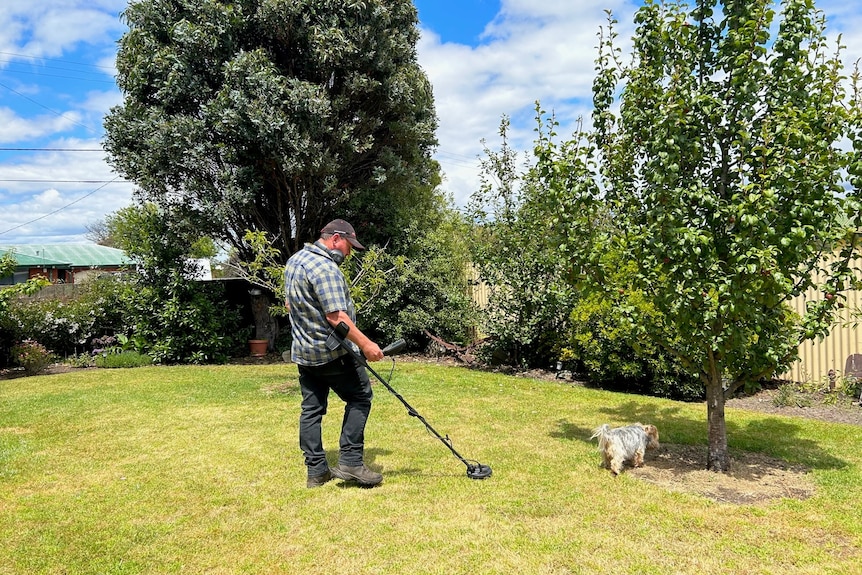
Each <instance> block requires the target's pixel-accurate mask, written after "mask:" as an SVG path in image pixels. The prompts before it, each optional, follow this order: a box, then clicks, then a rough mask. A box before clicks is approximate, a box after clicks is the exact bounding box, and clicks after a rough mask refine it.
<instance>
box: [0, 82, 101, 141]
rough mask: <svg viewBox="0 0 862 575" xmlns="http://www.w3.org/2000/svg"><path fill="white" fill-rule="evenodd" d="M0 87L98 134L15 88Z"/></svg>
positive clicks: (4, 85) (0, 85)
mask: <svg viewBox="0 0 862 575" xmlns="http://www.w3.org/2000/svg"><path fill="white" fill-rule="evenodd" d="M0 87H3V88H6V89H7V90H9V91H10V92H12V93H13V94H18V95H19V96H21V97H22V98H24V99H25V100H27V101H28V102H30V103H32V104H36V105H37V106H39V107H40V108H45V109H46V110H48V111H49V112H51V113H52V114H56V115H57V116H59V117H60V118H65V119H67V120H69V121H70V122H72V123H73V124H76V125H78V126H81V127H82V128H84V129H85V130H87V131H88V132H92V133H95V132H96V131H95V130H94V129H93V128H91V127H90V126H85V125H84V124H82V123H80V122H77V121H75V120H73V119H72V118H70V117H68V116H66V115H64V114H62V113H60V112H58V111H57V110H54V109H51V108H49V107H48V106H46V105H44V104H40V103H39V102H37V101H36V100H34V99H33V98H30V97H29V96H25V95H24V94H22V93H21V92H19V91H18V90H15V89H13V88H10V87H9V86H7V85H6V84H4V83H3V82H0Z"/></svg>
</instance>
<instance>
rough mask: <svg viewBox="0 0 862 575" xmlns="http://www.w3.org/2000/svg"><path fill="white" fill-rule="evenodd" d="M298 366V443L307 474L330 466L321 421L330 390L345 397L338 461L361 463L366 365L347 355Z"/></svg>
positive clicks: (367, 394) (368, 406) (367, 390)
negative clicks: (300, 403) (316, 364)
mask: <svg viewBox="0 0 862 575" xmlns="http://www.w3.org/2000/svg"><path fill="white" fill-rule="evenodd" d="M298 368H299V387H300V389H301V390H302V413H301V414H300V416H299V447H300V449H302V453H303V454H304V455H305V465H306V466H307V467H308V476H309V477H313V476H315V475H321V474H323V473H326V470H327V469H328V468H329V467H328V464H327V462H326V451H324V449H323V434H322V426H321V422H322V420H323V416H324V415H325V414H326V409H327V405H328V403H329V390H330V389H331V390H332V391H334V392H335V394H336V395H338V397H340V398H341V400H342V401H344V404H345V405H344V419H343V420H342V422H341V439H340V440H339V446H340V451H339V456H338V463H339V464H340V465H345V466H350V467H355V466H359V465H362V463H363V452H364V449H365V423H366V421H368V414H369V413H370V412H371V397H372V392H371V381H370V380H369V379H368V373H367V372H366V371H365V367H364V366H362V365H359V364H358V363H357V362H356V360H355V359H354V358H353V357H352V356H350V355H344V356H342V357H340V358H338V359H336V360H335V361H331V362H329V363H327V364H324V365H319V366H304V365H300V366H298Z"/></svg>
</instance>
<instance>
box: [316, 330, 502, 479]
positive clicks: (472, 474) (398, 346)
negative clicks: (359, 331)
mask: <svg viewBox="0 0 862 575" xmlns="http://www.w3.org/2000/svg"><path fill="white" fill-rule="evenodd" d="M348 331H350V328H349V327H348V326H347V324H346V323H344V322H341V323H339V324H338V325H337V326H336V327H335V328H334V330H333V332H332V333H331V334H330V335H329V339H327V340H326V347H327V348H328V349H330V350H333V351H334V350H336V349H338V348H339V347H343V348H344V349H346V350H347V351H348V352H350V353H351V354H352V355H353V357H354V358H356V361H358V362H359V363H360V364H361V365H363V366H364V367H365V368H366V369H367V370H368V371H370V372H371V373H373V374H374V377H376V378H377V379H378V380H379V381H380V383H382V384H383V386H384V387H385V388H386V389H388V390H389V391H390V392H391V393H392V395H394V396H395V397H397V398H398V401H400V402H401V403H403V404H404V407H406V408H407V414H408V415H410V416H411V417H415V418H417V419H418V420H419V421H421V422H422V423H423V424H424V425H425V427H426V428H427V429H428V431H430V432H431V433H432V434H433V435H434V437H436V438H437V439H439V440H440V441H441V442H443V445H445V446H446V447H448V448H449V451H451V452H452V455H454V456H455V457H457V458H458V459H459V460H460V461H461V463H463V464H464V465H466V466H467V477H469V478H470V479H485V478H487V477H491V468H490V467H489V466H487V465H483V464H481V463H479V462H478V461H475V460H472V459H464V458H463V457H462V456H461V454H460V453H458V452H457V451H455V448H454V447H452V441H451V440H450V439H449V436H448V435H447V436H446V437H443V436H442V435H440V434H439V433H437V430H436V429H434V428H433V427H431V424H429V423H428V422H427V421H426V420H425V418H424V417H422V416H421V415H420V414H419V412H418V411H416V410H415V409H413V406H411V405H410V404H409V403H407V400H405V399H404V398H403V397H401V394H400V393H398V392H397V391H395V389H394V388H393V387H392V386H391V385H390V384H389V382H388V381H386V380H385V379H383V377H381V376H380V374H378V373H377V372H376V371H374V369H373V368H372V367H371V366H370V365H368V360H366V359H365V356H364V355H362V354H361V353H359V352H357V351H356V350H355V349H353V347H351V346H350V345H349V344H348V343H347V342H346V341H345V340H346V338H347V332H348ZM405 345H406V343H405V341H404V340H403V339H398V340H395V341H394V342H392V343H390V344H389V345H388V346H386V347H385V348H383V350H382V351H383V355H394V354H396V353H398V352H399V351H401V350H402V349H404V346H405Z"/></svg>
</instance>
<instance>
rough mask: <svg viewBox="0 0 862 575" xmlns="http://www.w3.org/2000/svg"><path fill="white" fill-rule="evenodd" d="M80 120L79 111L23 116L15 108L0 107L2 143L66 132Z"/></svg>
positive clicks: (0, 137) (0, 138) (0, 140)
mask: <svg viewBox="0 0 862 575" xmlns="http://www.w3.org/2000/svg"><path fill="white" fill-rule="evenodd" d="M80 120H81V116H80V114H78V113H77V112H66V113H64V114H62V115H60V116H57V115H51V114H45V115H41V116H37V117H34V118H22V117H20V116H19V115H18V114H16V113H15V111H14V110H11V109H9V108H0V143H4V144H6V143H12V142H20V141H22V140H29V139H34V138H40V137H43V136H46V135H51V134H55V133H60V132H64V131H66V130H68V129H70V128H71V127H73V126H74V125H75V124H77V123H79V122H80Z"/></svg>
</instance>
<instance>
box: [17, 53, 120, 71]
mask: <svg viewBox="0 0 862 575" xmlns="http://www.w3.org/2000/svg"><path fill="white" fill-rule="evenodd" d="M0 54H5V55H6V56H17V57H18V58H28V59H31V60H48V61H50V62H63V63H65V64H75V65H76V66H88V67H90V68H101V69H103V70H113V68H111V67H110V66H100V65H98V64H88V63H84V62H73V61H72V60H63V59H60V58H45V57H43V56H35V55H33V54H17V53H15V52H3V51H0Z"/></svg>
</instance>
